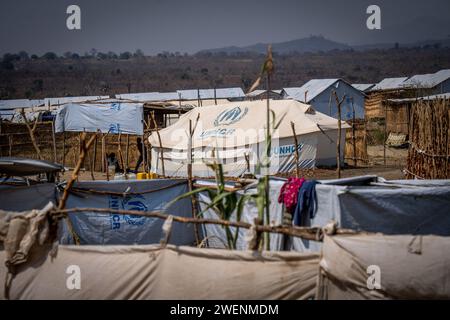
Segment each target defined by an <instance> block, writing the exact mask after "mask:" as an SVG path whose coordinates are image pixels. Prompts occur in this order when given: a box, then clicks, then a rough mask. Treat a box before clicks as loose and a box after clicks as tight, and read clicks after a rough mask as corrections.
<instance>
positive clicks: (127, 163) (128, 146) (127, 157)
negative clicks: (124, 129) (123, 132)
mask: <svg viewBox="0 0 450 320" xmlns="http://www.w3.org/2000/svg"><path fill="white" fill-rule="evenodd" d="M129 150H130V135H129V134H127V147H126V148H125V164H126V166H127V168H128V167H129Z"/></svg>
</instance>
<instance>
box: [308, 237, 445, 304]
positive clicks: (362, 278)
mask: <svg viewBox="0 0 450 320" xmlns="http://www.w3.org/2000/svg"><path fill="white" fill-rule="evenodd" d="M449 252H450V237H438V236H420V235H419V236H412V235H395V236H392V235H389V236H387V235H382V234H371V235H352V236H333V237H328V236H325V239H324V244H323V250H322V254H321V261H320V272H319V282H318V294H317V298H318V299H346V300H347V299H350V300H354V299H449V298H450V268H449V265H450V256H449V255H448V253H449ZM369 267H370V268H369ZM376 274H378V276H377V275H376ZM375 282H376V283H377V284H378V287H372V286H369V285H368V284H371V285H374V284H375Z"/></svg>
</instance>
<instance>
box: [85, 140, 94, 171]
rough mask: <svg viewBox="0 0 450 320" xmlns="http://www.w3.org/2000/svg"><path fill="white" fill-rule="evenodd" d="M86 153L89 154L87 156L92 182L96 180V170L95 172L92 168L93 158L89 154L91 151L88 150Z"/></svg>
mask: <svg viewBox="0 0 450 320" xmlns="http://www.w3.org/2000/svg"><path fill="white" fill-rule="evenodd" d="M94 141H95V139H94ZM86 153H87V156H88V162H89V172H90V174H91V179H92V180H95V177H94V170H93V168H92V157H91V153H90V152H89V150H87V151H86Z"/></svg>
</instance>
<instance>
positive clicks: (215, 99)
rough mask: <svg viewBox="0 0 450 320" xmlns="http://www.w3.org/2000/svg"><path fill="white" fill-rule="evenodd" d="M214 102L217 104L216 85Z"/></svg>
mask: <svg viewBox="0 0 450 320" xmlns="http://www.w3.org/2000/svg"><path fill="white" fill-rule="evenodd" d="M214 104H215V105H216V106H217V94H216V88H215V87H214Z"/></svg>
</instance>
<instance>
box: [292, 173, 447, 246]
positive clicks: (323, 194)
mask: <svg viewBox="0 0 450 320" xmlns="http://www.w3.org/2000/svg"><path fill="white" fill-rule="evenodd" d="M342 180H343V179H342ZM322 182H325V183H326V184H318V185H317V186H316V194H317V212H316V215H315V217H314V219H312V220H310V221H307V222H306V225H307V226H308V225H310V226H324V225H325V224H326V223H328V222H329V221H330V220H334V221H336V222H337V223H338V226H340V227H342V228H348V229H356V230H364V231H369V232H381V233H384V234H422V235H425V234H434V235H441V236H449V235H450V219H449V217H450V216H449V214H450V212H449V208H450V185H449V182H450V181H448V180H442V181H439V180H430V181H425V182H422V181H420V180H415V181H402V180H396V181H386V180H384V179H382V178H378V179H376V178H375V179H374V178H373V177H368V179H366V182H367V183H366V185H364V183H361V177H359V178H358V177H357V178H354V179H346V181H345V185H336V184H335V183H339V182H338V181H336V180H334V181H328V182H327V181H322ZM369 182H377V183H381V184H383V185H370V186H369V185H368V184H369ZM329 183H333V184H329ZM292 247H293V249H294V250H297V251H309V250H310V251H319V250H320V248H321V244H320V243H318V242H315V241H308V240H302V239H299V238H295V239H293V241H292Z"/></svg>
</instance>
